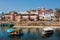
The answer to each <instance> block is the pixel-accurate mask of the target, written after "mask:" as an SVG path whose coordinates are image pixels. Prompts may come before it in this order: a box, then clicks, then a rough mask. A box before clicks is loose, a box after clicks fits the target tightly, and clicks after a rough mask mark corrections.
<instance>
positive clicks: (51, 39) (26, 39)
mask: <svg viewBox="0 0 60 40" xmlns="http://www.w3.org/2000/svg"><path fill="white" fill-rule="evenodd" d="M7 29H9V28H8V27H0V40H60V34H58V33H57V32H54V34H52V35H49V36H46V37H42V35H41V30H40V29H39V31H38V30H35V29H31V30H30V31H28V29H23V33H24V35H22V36H14V37H9V36H8V35H7V34H8V33H7V32H6V30H7Z"/></svg>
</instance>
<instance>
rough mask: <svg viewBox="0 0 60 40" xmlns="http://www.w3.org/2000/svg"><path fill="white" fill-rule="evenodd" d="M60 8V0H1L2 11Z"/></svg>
mask: <svg viewBox="0 0 60 40" xmlns="http://www.w3.org/2000/svg"><path fill="white" fill-rule="evenodd" d="M41 7H45V8H46V9H53V10H54V9H55V8H60V0H0V12H2V11H3V12H9V11H27V10H32V9H38V8H41Z"/></svg>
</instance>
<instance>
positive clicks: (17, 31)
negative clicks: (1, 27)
mask: <svg viewBox="0 0 60 40" xmlns="http://www.w3.org/2000/svg"><path fill="white" fill-rule="evenodd" d="M7 33H8V35H9V36H20V35H23V33H22V30H21V29H8V30H7Z"/></svg>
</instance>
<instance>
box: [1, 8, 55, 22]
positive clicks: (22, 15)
mask: <svg viewBox="0 0 60 40" xmlns="http://www.w3.org/2000/svg"><path fill="white" fill-rule="evenodd" d="M2 18H3V20H4V21H17V22H19V21H20V20H22V19H23V20H27V19H28V20H29V21H37V20H43V19H44V20H53V19H55V13H54V12H53V11H52V10H51V9H49V10H46V9H45V8H41V9H39V10H30V11H29V12H27V11H25V12H15V11H12V12H9V13H7V14H4V15H3V17H2Z"/></svg>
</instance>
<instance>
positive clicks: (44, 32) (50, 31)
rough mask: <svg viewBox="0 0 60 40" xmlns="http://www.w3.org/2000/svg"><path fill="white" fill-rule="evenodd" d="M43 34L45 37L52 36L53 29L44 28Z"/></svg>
mask: <svg viewBox="0 0 60 40" xmlns="http://www.w3.org/2000/svg"><path fill="white" fill-rule="evenodd" d="M42 34H43V35H50V34H53V28H50V27H49V28H43V31H42Z"/></svg>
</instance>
